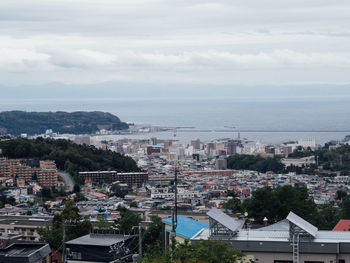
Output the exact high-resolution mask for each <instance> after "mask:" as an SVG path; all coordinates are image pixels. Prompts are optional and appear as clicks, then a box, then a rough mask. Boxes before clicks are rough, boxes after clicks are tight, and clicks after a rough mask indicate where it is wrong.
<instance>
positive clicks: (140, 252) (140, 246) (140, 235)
mask: <svg viewBox="0 0 350 263" xmlns="http://www.w3.org/2000/svg"><path fill="white" fill-rule="evenodd" d="M141 230H142V228H141V223H139V258H142V232H141Z"/></svg>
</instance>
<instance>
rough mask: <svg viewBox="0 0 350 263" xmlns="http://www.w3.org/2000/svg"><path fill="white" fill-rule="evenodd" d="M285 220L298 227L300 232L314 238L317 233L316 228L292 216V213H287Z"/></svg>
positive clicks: (298, 217) (296, 216)
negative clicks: (302, 231) (304, 232)
mask: <svg viewBox="0 0 350 263" xmlns="http://www.w3.org/2000/svg"><path fill="white" fill-rule="evenodd" d="M287 220H288V221H289V222H291V223H293V224H294V225H296V226H298V227H300V228H301V229H302V230H304V231H306V232H307V233H309V234H310V235H312V236H313V237H315V236H316V233H317V231H318V228H317V227H315V226H313V225H312V224H310V223H309V222H307V221H306V220H304V219H302V218H301V217H300V216H298V215H296V214H294V213H293V212H289V214H288V216H287Z"/></svg>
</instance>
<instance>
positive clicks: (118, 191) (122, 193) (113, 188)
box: [110, 184, 128, 198]
mask: <svg viewBox="0 0 350 263" xmlns="http://www.w3.org/2000/svg"><path fill="white" fill-rule="evenodd" d="M110 190H111V193H112V194H113V195H115V196H116V197H120V198H124V197H125V196H126V194H127V193H128V192H127V191H125V190H122V189H121V187H120V185H119V184H113V185H112V186H111V189H110Z"/></svg>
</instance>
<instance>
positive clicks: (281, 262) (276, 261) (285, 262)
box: [274, 260, 293, 263]
mask: <svg viewBox="0 0 350 263" xmlns="http://www.w3.org/2000/svg"><path fill="white" fill-rule="evenodd" d="M274 263H293V260H275V261H274Z"/></svg>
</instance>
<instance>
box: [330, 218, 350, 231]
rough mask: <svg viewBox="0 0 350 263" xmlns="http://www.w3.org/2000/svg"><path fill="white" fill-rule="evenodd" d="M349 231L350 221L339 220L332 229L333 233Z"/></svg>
mask: <svg viewBox="0 0 350 263" xmlns="http://www.w3.org/2000/svg"><path fill="white" fill-rule="evenodd" d="M349 229H350V220H346V219H340V220H339V222H338V223H337V224H336V226H335V227H334V228H333V231H349Z"/></svg>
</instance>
